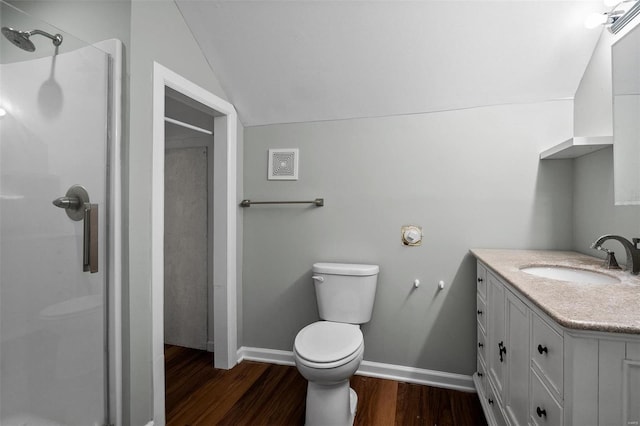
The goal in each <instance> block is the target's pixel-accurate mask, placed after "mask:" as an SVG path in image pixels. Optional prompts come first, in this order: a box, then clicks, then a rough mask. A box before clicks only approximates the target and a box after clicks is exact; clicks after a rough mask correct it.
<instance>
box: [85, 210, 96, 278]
mask: <svg viewBox="0 0 640 426" xmlns="http://www.w3.org/2000/svg"><path fill="white" fill-rule="evenodd" d="M82 270H83V271H84V272H90V273H92V274H95V273H96V272H98V205H97V204H89V203H86V204H85V205H84V236H83V237H82Z"/></svg>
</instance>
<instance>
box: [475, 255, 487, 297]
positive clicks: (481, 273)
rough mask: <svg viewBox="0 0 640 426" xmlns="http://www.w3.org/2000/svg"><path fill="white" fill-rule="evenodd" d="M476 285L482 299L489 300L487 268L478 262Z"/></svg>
mask: <svg viewBox="0 0 640 426" xmlns="http://www.w3.org/2000/svg"><path fill="white" fill-rule="evenodd" d="M476 284H477V286H478V294H479V295H480V297H482V298H483V299H485V300H487V268H485V267H484V266H482V264H481V263H480V262H478V266H477V272H476Z"/></svg>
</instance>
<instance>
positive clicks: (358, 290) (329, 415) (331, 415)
mask: <svg viewBox="0 0 640 426" xmlns="http://www.w3.org/2000/svg"><path fill="white" fill-rule="evenodd" d="M378 272H379V267H378V266H377V265H364V264H349V263H315V264H314V265H313V275H312V277H311V278H312V280H313V283H314V287H315V291H316V299H317V302H318V313H319V314H320V318H321V319H322V320H323V321H317V322H314V323H312V324H309V325H307V326H306V327H304V328H303V329H302V330H300V331H299V332H298V334H297V336H296V338H295V341H294V344H293V358H294V360H295V363H296V367H297V368H298V371H299V372H300V374H302V376H303V377H304V378H305V379H307V381H308V385H307V407H306V413H305V423H306V425H307V426H318V425H322V426H325V425H331V426H350V425H352V424H353V420H354V418H355V414H356V408H357V405H358V396H357V395H356V393H355V391H354V390H353V389H351V388H350V387H349V378H350V377H351V376H352V375H353V374H354V373H355V372H356V371H357V370H358V367H359V366H360V363H361V362H362V358H363V355H364V338H363V336H362V331H360V324H364V323H366V322H369V320H370V319H371V312H372V310H373V302H374V298H375V292H376V285H377V281H378Z"/></svg>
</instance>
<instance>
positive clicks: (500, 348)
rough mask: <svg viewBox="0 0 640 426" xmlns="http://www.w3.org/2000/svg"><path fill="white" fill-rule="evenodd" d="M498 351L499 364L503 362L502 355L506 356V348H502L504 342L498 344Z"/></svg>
mask: <svg viewBox="0 0 640 426" xmlns="http://www.w3.org/2000/svg"><path fill="white" fill-rule="evenodd" d="M498 349H499V352H498V353H499V354H500V362H504V355H507V348H506V347H505V346H504V342H500V343H498Z"/></svg>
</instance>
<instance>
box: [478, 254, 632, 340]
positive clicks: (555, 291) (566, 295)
mask: <svg viewBox="0 0 640 426" xmlns="http://www.w3.org/2000/svg"><path fill="white" fill-rule="evenodd" d="M471 253H472V254H473V255H474V256H475V257H476V258H477V259H479V260H480V261H482V262H483V263H484V264H486V265H487V266H488V267H489V268H490V269H492V270H493V272H494V273H496V274H497V275H498V276H500V277H502V278H503V279H504V280H506V281H507V282H509V283H511V284H512V285H513V287H514V288H515V289H517V290H518V291H519V292H520V293H522V294H523V295H524V296H526V297H527V298H529V300H531V301H532V302H533V303H534V304H535V305H537V306H538V307H539V308H540V309H541V310H542V311H544V312H545V313H546V314H547V315H549V316H550V317H551V318H553V319H554V320H555V321H556V322H558V323H559V324H560V325H562V326H564V327H567V328H571V329H577V330H593V331H603V332H611V333H629V334H640V278H639V276H638V275H631V274H630V273H629V272H627V271H620V270H611V269H605V268H603V267H602V262H603V261H602V259H598V258H595V257H591V256H587V255H584V254H581V253H577V252H572V251H553V250H496V249H472V250H471ZM533 265H544V266H549V265H554V266H565V267H572V268H579V269H586V270H589V271H595V272H601V273H604V274H607V275H612V276H615V277H617V278H618V279H619V280H620V282H619V283H615V284H580V283H572V282H567V281H559V280H552V279H548V278H541V277H538V276H535V275H530V274H527V273H525V272H522V271H521V270H520V269H521V268H523V267H526V266H533Z"/></svg>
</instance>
